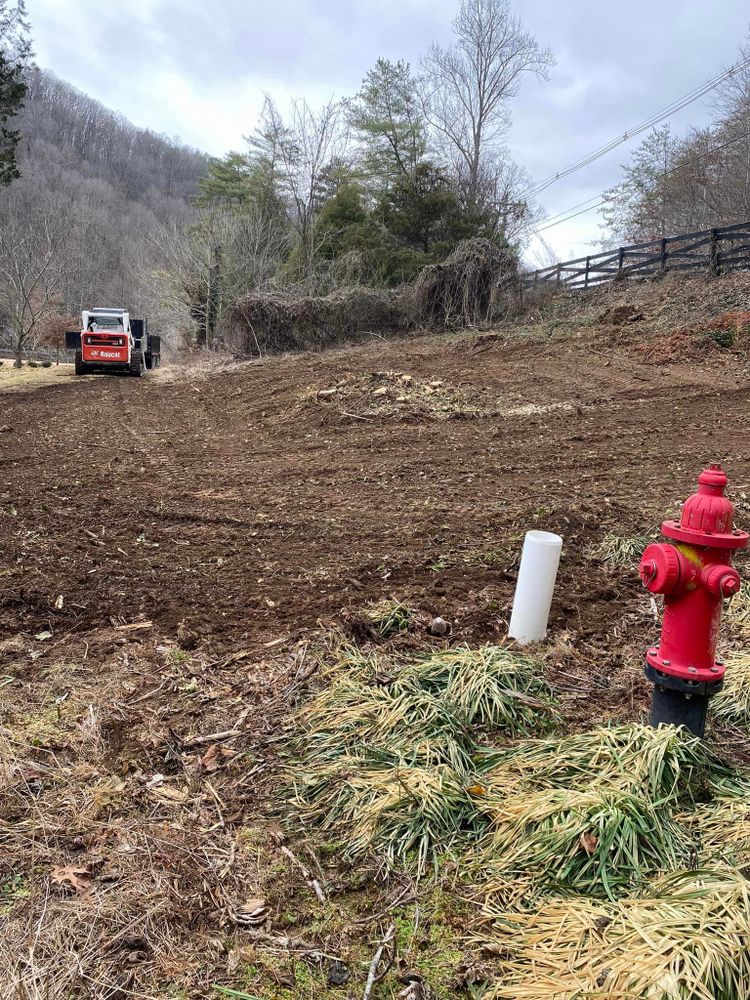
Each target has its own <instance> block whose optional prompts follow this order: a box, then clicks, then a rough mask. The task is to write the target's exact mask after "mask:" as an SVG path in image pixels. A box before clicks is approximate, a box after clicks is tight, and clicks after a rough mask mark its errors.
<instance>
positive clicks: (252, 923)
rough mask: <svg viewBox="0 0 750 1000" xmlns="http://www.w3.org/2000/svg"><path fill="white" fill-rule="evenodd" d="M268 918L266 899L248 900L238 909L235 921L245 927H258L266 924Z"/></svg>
mask: <svg viewBox="0 0 750 1000" xmlns="http://www.w3.org/2000/svg"><path fill="white" fill-rule="evenodd" d="M267 916H268V906H267V905H266V901H265V899H261V898H257V899H246V900H245V902H244V903H241V904H240V905H239V906H238V907H237V911H236V912H235V914H234V919H235V921H236V922H237V923H238V924H242V925H243V926H244V927H258V926H259V925H260V924H263V923H265V921H266V917H267Z"/></svg>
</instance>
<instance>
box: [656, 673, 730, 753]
mask: <svg viewBox="0 0 750 1000" xmlns="http://www.w3.org/2000/svg"><path fill="white" fill-rule="evenodd" d="M645 673H646V677H648V679H649V680H650V681H651V682H652V684H653V685H654V695H653V700H652V702H651V715H650V717H649V722H650V724H651V725H652V726H684V727H685V729H687V730H688V731H689V732H691V733H693V734H694V735H695V736H703V734H704V732H705V730H706V715H707V713H708V700H709V698H710V697H711V696H712V695H714V694H716V693H717V692H718V691H720V690H721V688H722V687H723V684H724V681H723V678H722V680H720V681H716V682H715V683H713V684H693V683H691V682H690V681H683V680H681V679H680V678H679V677H671V676H669V675H668V674H663V673H661V672H660V671H659V670H655V669H654V668H653V667H652V666H651V665H650V664H649V665H648V666H647V667H646V670H645Z"/></svg>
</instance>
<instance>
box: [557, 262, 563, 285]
mask: <svg viewBox="0 0 750 1000" xmlns="http://www.w3.org/2000/svg"><path fill="white" fill-rule="evenodd" d="M561 284H562V264H558V265H557V287H558V288H559V287H560V285H561Z"/></svg>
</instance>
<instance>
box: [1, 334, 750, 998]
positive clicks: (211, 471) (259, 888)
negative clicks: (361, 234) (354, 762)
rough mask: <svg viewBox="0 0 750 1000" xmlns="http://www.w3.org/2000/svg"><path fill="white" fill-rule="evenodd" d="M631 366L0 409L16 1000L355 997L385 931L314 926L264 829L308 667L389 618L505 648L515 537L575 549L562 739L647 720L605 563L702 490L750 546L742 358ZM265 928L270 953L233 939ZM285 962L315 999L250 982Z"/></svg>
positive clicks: (322, 380) (245, 376)
mask: <svg viewBox="0 0 750 1000" xmlns="http://www.w3.org/2000/svg"><path fill="white" fill-rule="evenodd" d="M570 325H572V326H575V324H574V323H571V324H570ZM530 332H531V334H533V333H534V331H530ZM650 335H651V334H650V333H649V336H650ZM644 336H645V334H644V332H643V331H642V330H641V329H640V328H639V327H638V323H637V322H634V323H633V324H632V325H630V326H628V327H627V329H623V328H621V327H614V326H607V325H606V324H605V325H599V326H596V327H594V326H592V325H591V324H583V325H581V326H580V328H579V329H578V330H575V329H573V330H571V329H566V330H565V336H564V337H559V338H558V337H557V336H553V337H552V338H551V339H550V338H548V339H543V338H541V337H539V336H534V335H532V336H528V337H526V338H524V337H520V338H518V337H516V338H514V339H511V340H507V339H506V334H505V333H504V332H503V331H498V332H493V333H489V334H476V335H460V336H459V335H446V336H442V337H429V338H414V339H409V340H403V341H398V342H387V343H385V342H381V341H375V342H371V343H369V344H367V345H365V346H359V347H353V348H348V349H342V350H336V351H331V352H329V353H327V354H322V355H302V356H289V357H282V358H271V359H267V360H263V361H258V362H247V363H230V364H225V365H210V364H203V365H201V364H197V365H193V366H192V367H185V368H176V367H173V368H171V369H165V370H164V371H163V372H161V373H159V375H160V377H158V378H151V377H146V378H143V379H140V380H137V379H127V378H101V377H91V378H88V379H81V380H77V379H71V380H70V381H68V380H67V379H65V380H64V379H60V381H59V383H57V381H56V382H55V384H51V385H45V386H44V387H43V388H41V389H37V390H34V391H23V390H22V389H16V391H13V392H12V393H4V392H3V387H2V384H1V383H0V746H2V748H3V770H2V772H0V774H3V773H4V783H3V785H2V787H0V808H1V810H2V812H1V813H0V927H2V924H3V923H4V924H5V931H4V933H2V935H0V936H2V938H3V942H4V943H3V944H0V959H1V960H0V995H2V996H3V997H5V996H7V997H19V998H26V997H29V998H31V997H34V998H36V997H40V998H41V997H51V998H56V997H58V996H59V997H74V996H75V997H78V996H82V997H84V996H86V997H87V996H91V997H105V996H106V997H109V998H115V997H117V998H120V997H122V998H123V1000H124V998H125V997H131V996H137V997H185V998H187V997H190V998H192V997H204V996H206V997H208V996H216V995H217V994H216V993H215V992H212V990H213V988H214V987H215V986H216V985H217V984H218V985H221V984H225V985H226V986H227V987H229V986H232V987H234V988H235V989H242V990H245V991H246V994H245V995H248V996H254V997H275V996H277V995H278V996H280V997H288V996H300V997H312V996H317V995H328V991H330V995H331V996H340V997H345V996H350V995H351V996H360V995H361V993H362V989H363V985H364V978H365V976H366V972H367V964H368V962H369V957H368V956H369V954H370V952H371V950H372V947H371V946H373V947H374V945H375V944H377V940H378V934H379V927H380V925H379V924H378V923H377V921H376V923H375V924H373V925H370V924H368V923H367V920H368V917H367V916H366V915H365V917H364V918H362V917H361V911H359V915H358V916H357V917H356V919H355V918H354V917H352V915H351V911H348V910H347V909H346V906H345V904H344V902H341V903H340V905H338V909H337V910H336V912H337V914H338V922H337V923H336V922H335V921H334V922H333V923H329V924H326V923H325V921H323V920H322V919H321V915H320V913H319V912H318V911H317V910H316V905H317V902H316V900H315V898H314V896H312V895H311V894H310V892H309V884H310V879H309V878H306V877H305V876H304V874H303V873H301V870H299V869H298V867H297V866H296V865H295V864H294V863H293V862H290V861H289V858H288V857H287V856H286V855H283V854H281V853H279V851H280V848H279V847H278V844H279V843H281V838H282V835H281V834H279V832H278V828H277V820H276V818H275V816H274V814H273V807H272V806H269V804H268V803H269V801H270V798H272V795H271V792H272V791H273V790H274V789H275V787H276V785H277V784H278V782H279V781H280V778H278V775H277V771H276V763H275V761H276V754H277V750H279V749H280V747H282V746H283V743H284V730H283V728H282V726H281V723H280V721H279V720H280V719H282V718H283V715H284V711H285V710H286V706H287V703H288V701H289V700H290V699H293V698H294V697H296V695H297V693H298V689H299V688H300V686H301V684H302V682H303V681H304V678H305V676H306V670H307V667H306V665H305V656H304V651H305V649H306V644H307V643H309V642H311V641H312V640H313V638H314V636H315V635H316V634H318V633H319V632H320V630H321V629H323V628H325V627H328V626H330V625H331V624H336V623H338V622H341V621H342V620H344V619H345V618H346V615H347V613H350V612H351V611H352V610H353V609H356V608H360V607H362V606H363V605H365V604H367V602H369V601H374V600H379V599H381V598H384V597H395V598H398V599H399V600H401V601H404V602H406V603H408V604H409V605H410V606H412V607H414V608H417V609H419V610H420V611H421V612H423V613H425V615H426V616H431V615H433V614H440V615H442V616H443V617H444V618H446V619H447V620H448V621H449V622H450V623H451V624H452V633H451V636H450V638H449V640H445V641H450V642H456V641H458V642H467V643H472V644H477V643H483V642H500V641H502V638H503V636H504V634H505V629H506V623H507V617H508V613H509V606H510V601H511V599H512V594H513V588H514V580H515V568H516V560H517V556H518V552H519V548H520V543H521V541H522V537H523V533H524V531H525V530H527V529H529V528H532V527H539V528H545V529H549V530H552V531H558V532H560V533H561V534H562V535H563V536H564V540H565V547H564V554H563V560H562V564H561V572H560V578H559V582H558V590H557V597H556V601H555V605H554V609H553V615H552V620H551V626H550V629H551V632H550V643H549V645H548V646H547V647H545V651H544V653H543V656H544V659H545V663H546V666H547V669H548V672H549V677H550V680H551V682H552V683H553V684H554V685H555V686H556V688H557V690H558V691H559V692H560V693H561V698H562V705H563V713H564V715H565V718H566V721H567V723H568V724H569V725H570V726H571V727H573V728H575V727H578V726H581V725H583V724H584V723H586V724H588V723H590V722H592V721H593V722H596V721H602V720H606V719H612V718H615V719H634V718H638V717H641V716H642V714H643V711H644V708H645V706H646V704H647V700H648V687H647V684H646V681H645V679H643V678H642V677H641V661H640V656H641V651H642V649H643V648H644V646H645V645H646V644H647V643H648V642H650V641H652V638H653V637H654V636H655V635H656V634H658V627H659V626H658V622H657V621H656V620H655V618H654V613H653V607H652V605H651V604H650V602H649V600H648V597H647V595H645V594H644V592H643V591H642V590H641V588H640V585H639V581H638V579H637V573H636V572H635V568H634V566H632V565H629V566H623V567H616V566H615V567H613V566H611V565H608V564H606V563H605V562H604V561H603V560H602V559H601V558H599V557H598V554H597V553H598V552H599V551H600V550H599V548H598V547H599V546H600V545H601V542H602V539H603V538H604V537H605V536H607V535H611V534H614V535H618V536H623V537H629V536H633V535H648V534H650V533H652V532H655V531H656V530H657V528H658V524H659V522H660V521H661V520H662V519H663V517H665V516H672V515H674V513H675V512H676V510H677V507H678V503H679V502H680V501H681V500H682V499H684V498H685V497H686V496H687V495H688V494H689V493H690V492H692V490H693V487H694V483H695V479H696V477H697V474H698V472H699V471H700V469H701V468H702V467H703V466H705V465H706V464H707V463H709V462H712V461H721V462H724V463H725V464H726V467H727V469H728V472H729V474H730V477H731V491H732V495H733V498H734V499H735V500H737V501H738V514H737V520H738V523H739V524H740V525H741V526H743V527H745V526H746V524H747V522H748V521H750V502H747V501H745V499H744V494H745V493H747V494H748V495H750V365H749V364H748V362H747V357H748V355H747V354H746V353H745V347H744V345H738V346H737V347H736V348H735V349H734V350H732V351H727V350H716V351H707V352H706V353H705V354H704V355H703V356H701V357H699V358H695V357H694V358H691V359H689V360H687V361H685V362H680V361H679V360H678V361H674V360H673V359H668V362H669V363H667V362H666V361H665V363H660V362H659V359H658V355H657V358H656V360H654V359H653V358H652V357H649V356H647V355H644V353H643V352H642V351H639V350H638V349H636V348H637V345H638V344H639V343H640V342H641V340H643V338H644ZM740 348H741V349H740ZM418 641H419V642H421V643H422V644H429V643H433V644H438V645H439V644H441V643H442V642H443V640H434V639H429V638H428V637H427V636H425V635H421V636H419V637H418ZM227 732H229V733H234V734H235V737H232V739H230V741H229V742H228V743H227V742H226V741H225V739H224V738H223V737H222V736H216V735H215V734H226V733H227ZM212 748H213V749H212ZM217 748H218V749H217ZM222 748H226V759H224V757H222V753H224V750H222ZM209 751H210V754H209ZM207 756H208V757H209V758H210V759H209V760H208V761H207V759H206V758H207ZM274 838H276V839H274ZM274 845H276V846H274ZM294 850H295V851H297V852H298V848H296V847H295V849H294ZM334 863H335V859H332V860H329V861H326V862H324V867H325V871H326V877H327V878H328V880H329V883H333V884H334V889H332V890H331V895H335V882H336V879H335V876H334V875H332V874H331V867H330V866H331V865H333V864H334ZM306 864H308V865H310V864H312V862H311V861H310V860H309V859H308V860H307V862H306ZM308 874H309V873H308ZM350 889H351V886H348V887H347V891H349V890H350ZM389 891H390V896H389V897H388V899H387V900H386V902H385V903H384V904H382V905H385V906H387V905H389V904H388V900H389V899H392V898H395V897H396V896H397V895H398V886H397V887H396V888H394V887H393V886H392V887H391V889H390V890H389ZM253 897H258V898H259V899H262V901H263V905H264V906H269V907H271V909H272V911H273V920H272V924H273V928H274V930H273V932H266V937H269V935H270V937H273V935H276V937H275V938H274V940H275V941H276V944H275V945H274V944H273V942H272V943H271V944H270V945H269V943H268V941H265V940H263V941H259V940H258V938H257V935H256V937H255V938H252V937H250V936H249V934H250V932H249V931H248V929H247V927H246V926H243V925H242V921H241V920H238V918H237V913H238V910H239V909H241V905H242V904H243V900H245V901H246V900H247V899H248V898H253ZM328 905H329V906H330V905H331V904H330V903H329V904H328ZM368 905H369V904H368ZM379 905H380V904H379ZM367 912H368V911H367V909H366V910H365V914H367ZM359 919H362V920H363V921H364V922H363V923H362V924H361V925H360V927H359V931H357V933H356V934H354V932H353V931H352V929H351V921H352V920H355V923H356V920H359ZM435 919H437V918H435ZM284 934H286V935H287V938H288V937H289V935H292V934H293V935H297V936H298V938H299V939H300V940H302V939H304V941H305V942H307V945H306V947H307V951H305V948H302V947H301V946H300V948H298V949H297V950H298V951H299V952H300V953H304V955H306V956H307V959H306V960H307V965H306V966H305V969H304V970H303V969H302V963H300V962H299V961H297V960H296V959H294V961H292V960H291V959H290V960H289V961H290V962H291V964H292V971H291V973H290V972H289V971H288V969H287V968H286V966H284V967H283V968H281V967H280V966H279V965H278V964H276V965H274V963H272V962H271V963H269V961H268V959H267V958H263V957H262V954H261V951H259V949H262V947H263V946H266V947H267V948H268V949H270V953H274V954H278V953H279V952H284V948H286V952H284V954H285V955H286V957H285V959H284V961H287V958H288V954H289V950H290V948H291V951H292V952H294V946H293V945H290V944H289V941H288V940H287V943H286V945H285V946H284V945H283V942H282V944H279V940H280V939H279V935H282V936H283V935H284ZM355 937H356V938H357V939H358V940H359V939H361V942H362V943H361V945H360V944H356V945H355V944H354V943H353V940H354V938H355ZM360 947H361V948H362V950H361V951H358V950H357V949H358V948H360ZM414 947H415V948H416V945H415V946H414ZM425 947H426V949H427V950H429V949H428V948H427V946H425ZM430 947H432V948H433V950H434V948H435V947H437V946H436V945H435V944H434V942H432V944H431V945H430ZM368 948H369V949H370V950H369V951H368ZM347 949H349V950H348V951H347ZM438 950H439V949H438ZM330 954H333V955H334V956H341V955H342V954H344V955H345V956H346V955H348V956H349V960H350V964H351V967H352V970H353V972H352V975H353V978H352V980H351V982H350V984H349V985H348V986H346V985H341V984H339V985H337V983H336V980H335V978H333V979H332V978H331V972H330V968H328V967H327V966H324V960H325V961H327V959H326V958H325V956H329V955H330ZM310 955H314V956H318V957H317V958H316V961H317V962H318V965H317V966H316V965H315V963H314V962H312V961H311V960H310ZM321 955H322V956H323V958H320V956H321ZM408 958H409V960H411V961H416V959H415V958H414V955H409V956H408ZM451 962H452V964H453V965H454V966H456V967H458V966H460V965H461V962H462V956H461V954H460V953H459V954H456V955H453V954H451ZM321 963H323V964H321ZM363 963H364V964H363ZM325 968H328V972H327V973H326V972H325ZM311 969H312V971H310V970H311ZM316 969H324V971H323V972H318V971H316ZM248 970H250V971H248ZM305 970H306V971H305ZM402 971H403V970H402ZM284 975H286V976H287V981H286V982H285V981H284V979H283V977H284ZM290 975H291V977H292V978H291V985H290V981H289V976H290ZM321 976H322V978H320V977H321ZM326 976H327V977H328V978H326ZM306 977H307V978H306ZM316 977H317V978H316ZM456 988H458V987H456ZM352 989H353V992H348V991H351V990H352ZM402 989H403V986H400V985H399V984H398V983H394V984H392V985H389V983H388V982H387V981H384V982H383V983H382V984H380V985H379V986H378V987H377V990H376V992H375V994H373V995H374V996H384V997H385V996H388V997H390V996H394V997H395V996H397V995H398V994H399V991H400V990H402ZM66 990H67V992H66ZM378 991H380V992H378ZM404 995H405V994H404ZM415 995H416V994H415ZM445 995H448V994H447V993H446V994H445ZM451 995H452V994H451ZM457 995H458V994H457Z"/></svg>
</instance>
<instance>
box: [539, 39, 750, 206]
mask: <svg viewBox="0 0 750 1000" xmlns="http://www.w3.org/2000/svg"><path fill="white" fill-rule="evenodd" d="M748 65H750V57H748V58H747V59H743V60H742V61H741V62H739V63H737V64H735V65H734V66H730V68H729V69H728V70H725V71H724V72H723V73H720V74H719V75H718V76H715V77H713V78H712V79H710V80H708V81H707V82H706V83H704V84H701V86H700V87H696V88H695V89H694V90H691V91H690V93H688V94H685V95H684V96H683V97H681V98H678V100H676V101H673V102H672V104H670V105H668V106H667V107H666V108H662V109H661V111H657V112H656V113H655V114H653V115H651V116H650V117H649V118H645V119H644V120H643V121H641V122H639V123H638V124H637V125H635V126H634V127H633V128H632V129H628V130H627V131H626V132H623V133H621V134H620V135H618V136H616V137H615V138H613V139H610V140H609V142H606V143H604V145H602V146H599V147H598V148H597V149H595V150H593V151H592V152H591V153H587V154H586V155H585V156H582V157H581V158H580V159H578V160H575V161H574V162H573V163H570V164H568V166H567V167H564V168H563V169H562V170H558V171H557V172H556V173H554V174H550V175H549V176H548V177H545V178H543V179H542V180H540V181H537V182H536V183H535V184H531V185H530V186H529V187H528V188H526V190H525V191H523V192H522V193H521V197H530V196H533V195H537V194H539V193H540V192H542V191H544V190H545V189H546V188H548V187H549V186H550V185H551V184H554V183H556V182H557V181H559V180H561V179H562V178H563V177H568V176H569V175H570V174H572V173H575V172H576V171H578V170H582V169H583V167H587V166H588V165H589V164H590V163H593V162H594V161H595V160H598V159H599V158H600V157H602V156H604V155H605V154H606V153H609V152H610V151H611V150H613V149H615V148H616V147H617V146H620V145H622V143H624V142H627V141H628V140H629V139H633V138H635V137H636V136H638V135H640V134H641V133H642V132H645V131H647V130H648V129H650V128H653V127H654V126H655V125H658V124H659V123H660V122H663V121H664V120H665V119H666V118H670V117H671V116H672V115H674V114H676V113H677V112H678V111H681V110H682V109H683V108H686V107H687V106H688V105H689V104H692V103H693V102H695V101H697V100H699V99H700V98H701V97H703V96H705V95H706V94H708V93H709V92H710V91H712V90H714V89H715V88H716V87H718V86H719V84H721V83H723V82H724V81H725V80H728V79H729V78H730V77H731V76H734V74H735V73H737V72H738V71H739V70H741V69H744V68H745V67H746V66H748Z"/></svg>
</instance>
